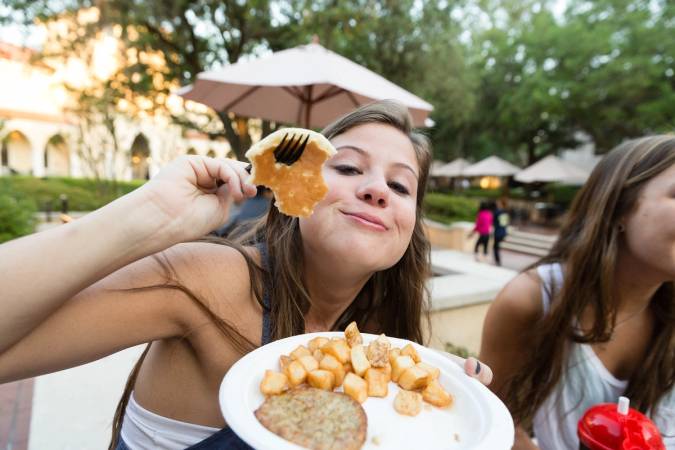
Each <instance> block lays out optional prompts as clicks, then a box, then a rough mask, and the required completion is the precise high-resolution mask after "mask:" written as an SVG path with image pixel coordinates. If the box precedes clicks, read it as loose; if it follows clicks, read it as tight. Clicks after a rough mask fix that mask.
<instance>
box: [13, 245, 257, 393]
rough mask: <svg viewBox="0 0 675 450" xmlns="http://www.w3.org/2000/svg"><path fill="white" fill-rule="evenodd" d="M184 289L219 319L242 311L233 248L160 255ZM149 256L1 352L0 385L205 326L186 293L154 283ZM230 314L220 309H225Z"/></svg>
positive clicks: (243, 276)
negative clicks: (206, 304) (215, 290)
mask: <svg viewBox="0 0 675 450" xmlns="http://www.w3.org/2000/svg"><path fill="white" fill-rule="evenodd" d="M159 257H160V258H164V257H165V258H166V260H167V261H168V262H169V263H170V265H171V268H172V269H173V271H174V272H175V274H176V276H177V277H178V281H179V282H180V283H181V285H183V286H184V287H186V288H188V289H190V291H191V292H194V293H195V294H196V295H198V296H199V297H200V299H203V300H204V301H207V302H208V301H209V300H210V299H213V298H214V295H213V294H212V292H211V291H212V289H213V288H214V286H213V283H209V281H208V280H213V278H214V277H217V278H218V285H217V286H215V287H216V288H218V289H217V290H218V291H219V292H221V294H220V295H219V296H218V304H217V305H216V304H215V302H211V304H209V305H208V306H209V307H210V308H211V309H212V310H213V311H214V312H215V313H216V314H219V315H222V316H223V317H227V316H231V315H232V314H231V311H232V310H237V311H242V307H243V306H244V304H243V302H245V301H247V300H248V299H249V297H250V294H249V292H250V291H249V290H250V283H249V276H248V271H247V266H246V263H245V261H244V259H243V257H242V256H241V255H240V254H239V253H238V252H237V251H236V250H234V249H232V248H230V247H225V246H219V245H214V244H207V243H188V244H179V245H177V246H174V247H172V248H170V249H168V250H166V251H165V252H163V253H162V254H161V255H159ZM166 281H167V274H166V273H165V270H164V268H163V267H162V266H161V265H160V263H159V262H158V261H157V259H155V258H154V257H147V258H143V259H141V260H140V261H136V262H134V263H132V264H129V265H127V266H125V267H123V268H122V269H120V270H118V271H116V272H114V273H112V274H111V275H109V276H107V277H105V278H104V279H103V280H100V281H98V282H96V283H94V284H93V285H92V286H89V287H87V288H86V289H84V290H83V291H82V292H80V293H78V294H77V295H76V296H75V297H73V298H72V299H70V300H68V301H66V302H65V303H64V304H63V305H62V306H61V307H60V308H58V309H57V310H56V311H55V312H54V313H52V314H51V315H49V317H48V318H47V319H45V320H44V321H43V322H42V323H41V324H39V325H38V326H37V327H35V328H34V329H33V330H31V331H30V332H29V333H28V334H27V335H26V336H24V337H23V338H22V339H21V340H20V341H19V342H17V343H16V344H15V345H13V346H11V347H10V348H9V349H8V350H6V351H4V352H3V353H1V354H0V383H4V382H7V381H12V380H17V379H22V378H28V377H32V376H36V375H41V374H45V373H50V372H55V371H58V370H62V369H67V368H70V367H74V366H77V365H80V364H84V363H87V362H90V361H94V360H96V359H99V358H102V357H104V356H107V355H110V354H112V353H115V352H117V351H119V350H122V349H124V348H128V347H131V346H134V345H137V344H141V343H146V342H151V341H154V340H160V339H167V338H172V337H183V336H187V335H188V334H189V332H192V331H194V330H195V329H198V328H199V327H200V326H202V325H204V324H206V323H209V319H208V318H207V317H206V315H205V314H204V313H203V311H202V310H201V309H200V308H199V307H197V306H196V305H195V304H194V303H193V302H192V301H191V300H190V299H189V298H188V296H187V295H186V294H185V293H184V292H182V291H180V290H176V289H171V288H165V287H158V288H152V289H147V288H148V287H149V286H161V285H163V284H165V283H166ZM228 309H229V311H226V310H228Z"/></svg>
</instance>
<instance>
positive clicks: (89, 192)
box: [0, 176, 143, 211]
mask: <svg viewBox="0 0 675 450" xmlns="http://www.w3.org/2000/svg"><path fill="white" fill-rule="evenodd" d="M142 184H143V181H133V182H117V183H106V184H101V182H97V181H95V180H90V179H79V178H34V177H23V176H22V177H3V178H0V189H7V190H11V191H12V192H16V193H18V194H20V195H21V196H22V197H23V198H26V199H29V200H30V201H31V202H33V203H34V204H35V205H37V207H39V208H40V209H41V210H45V209H46V205H47V203H48V202H51V207H52V210H54V211H58V210H59V209H60V207H61V203H60V200H59V196H60V195H62V194H63V195H66V196H67V197H68V208H69V210H70V211H93V210H95V209H98V208H100V207H101V206H103V205H106V204H107V203H110V202H111V201H113V200H115V199H116V198H117V197H120V196H122V195H124V194H126V193H128V192H131V191H133V190H134V189H136V188H137V187H139V186H141V185H142Z"/></svg>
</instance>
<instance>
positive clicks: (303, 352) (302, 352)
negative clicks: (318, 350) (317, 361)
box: [291, 345, 312, 359]
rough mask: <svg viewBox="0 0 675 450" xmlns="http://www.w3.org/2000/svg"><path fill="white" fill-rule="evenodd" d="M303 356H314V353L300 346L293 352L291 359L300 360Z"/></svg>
mask: <svg viewBox="0 0 675 450" xmlns="http://www.w3.org/2000/svg"><path fill="white" fill-rule="evenodd" d="M303 356H312V352H310V351H309V350H307V347H305V346H303V345H298V346H297V347H296V349H295V350H293V351H292V352H291V359H300V358H301V357H303Z"/></svg>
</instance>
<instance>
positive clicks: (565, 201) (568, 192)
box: [546, 184, 581, 208]
mask: <svg viewBox="0 0 675 450" xmlns="http://www.w3.org/2000/svg"><path fill="white" fill-rule="evenodd" d="M579 189H581V186H570V185H564V184H550V185H548V186H546V192H548V194H549V195H550V196H551V199H552V201H553V202H554V203H557V204H559V205H561V206H563V207H565V208H567V207H569V206H570V204H571V203H572V200H574V196H575V195H577V192H579Z"/></svg>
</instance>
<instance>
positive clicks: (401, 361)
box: [391, 355, 415, 383]
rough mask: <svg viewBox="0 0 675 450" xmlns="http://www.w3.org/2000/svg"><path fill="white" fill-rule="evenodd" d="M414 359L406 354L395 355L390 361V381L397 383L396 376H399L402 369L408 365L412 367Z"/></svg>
mask: <svg viewBox="0 0 675 450" xmlns="http://www.w3.org/2000/svg"><path fill="white" fill-rule="evenodd" d="M414 365H415V361H413V359H412V358H411V357H410V356H408V355H405V356H404V355H401V356H397V357H396V359H394V361H393V362H392V363H391V381H393V382H394V383H398V378H399V377H400V376H401V374H402V373H403V371H404V370H406V369H407V368H409V367H413V366H414Z"/></svg>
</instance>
